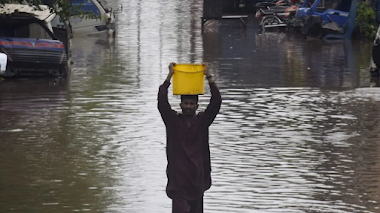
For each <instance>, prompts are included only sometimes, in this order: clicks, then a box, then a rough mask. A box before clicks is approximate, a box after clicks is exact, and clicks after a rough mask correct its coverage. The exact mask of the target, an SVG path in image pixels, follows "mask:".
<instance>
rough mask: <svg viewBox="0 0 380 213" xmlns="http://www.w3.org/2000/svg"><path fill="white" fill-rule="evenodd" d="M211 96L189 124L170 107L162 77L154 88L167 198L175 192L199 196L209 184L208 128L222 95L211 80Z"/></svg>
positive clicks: (182, 194)
mask: <svg viewBox="0 0 380 213" xmlns="http://www.w3.org/2000/svg"><path fill="white" fill-rule="evenodd" d="M209 85H210V89H211V99H210V103H209V105H208V106H207V108H206V110H205V111H204V112H200V113H198V114H196V115H195V116H194V117H193V119H192V121H191V124H190V126H189V125H187V123H186V121H185V118H184V116H183V115H182V114H180V113H177V112H176V111H174V110H172V108H171V106H170V104H169V101H168V87H169V86H170V82H168V81H165V82H164V83H163V84H162V85H161V86H160V88H159V92H158V110H159V111H160V113H161V117H162V119H163V121H164V123H165V126H166V157H167V161H168V165H167V168H166V175H167V177H168V182H167V186H166V193H167V195H168V197H169V198H173V195H174V194H175V196H177V195H179V196H181V197H183V198H185V199H187V200H196V199H199V198H201V197H203V194H204V192H205V191H206V190H207V189H209V188H210V187H211V161H210V147H209V131H208V128H209V126H210V125H211V124H212V122H213V121H214V119H215V117H216V115H217V114H218V112H219V109H220V106H221V103H222V98H221V96H220V93H219V90H218V88H217V86H216V85H215V83H211V84H209Z"/></svg>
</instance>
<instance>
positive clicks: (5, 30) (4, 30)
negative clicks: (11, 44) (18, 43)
mask: <svg viewBox="0 0 380 213" xmlns="http://www.w3.org/2000/svg"><path fill="white" fill-rule="evenodd" d="M0 37H16V38H34V39H52V37H51V36H50V35H49V33H48V32H46V30H45V28H43V27H42V26H41V25H39V24H38V23H27V24H23V25H7V26H0Z"/></svg>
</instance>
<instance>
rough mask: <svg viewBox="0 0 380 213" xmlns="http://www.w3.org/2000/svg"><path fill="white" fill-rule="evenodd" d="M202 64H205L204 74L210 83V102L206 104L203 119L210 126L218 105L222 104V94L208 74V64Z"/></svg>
mask: <svg viewBox="0 0 380 213" xmlns="http://www.w3.org/2000/svg"><path fill="white" fill-rule="evenodd" d="M204 65H205V76H206V78H207V80H208V83H209V85H210V91H211V99H210V103H209V104H208V106H207V108H206V110H205V121H206V123H207V125H208V126H210V125H211V124H212V122H213V121H214V119H215V117H216V115H217V114H218V113H219V110H220V106H221V105H222V96H221V95H220V92H219V89H218V87H217V86H216V84H215V82H214V80H213V78H212V76H211V74H210V69H209V67H208V64H207V63H204Z"/></svg>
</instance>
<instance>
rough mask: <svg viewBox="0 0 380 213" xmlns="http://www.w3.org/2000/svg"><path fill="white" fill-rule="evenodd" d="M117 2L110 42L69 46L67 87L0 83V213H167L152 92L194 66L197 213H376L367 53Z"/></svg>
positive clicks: (377, 105)
mask: <svg viewBox="0 0 380 213" xmlns="http://www.w3.org/2000/svg"><path fill="white" fill-rule="evenodd" d="M109 2H110V3H111V1H109ZM118 3H122V4H123V8H124V11H123V13H122V14H119V15H118V25H117V35H116V38H115V39H114V40H107V39H101V38H97V37H76V38H75V39H74V41H73V61H74V64H73V69H72V74H71V76H70V77H69V78H67V79H34V78H33V79H17V80H5V81H3V82H0V150H1V151H0V171H1V175H0V192H1V193H0V212H28V213H29V212H30V213H45V212H46V213H47V212H49V213H50V212H55V213H61V212H62V213H63V212H112V213H114V212H115V213H116V212H120V213H121V212H129V213H141V212H144V213H145V212H146V213H153V212H154V213H167V212H171V201H170V199H169V198H167V196H166V194H165V186H166V174H165V169H166V156H165V142H166V138H165V137H166V133H165V126H164V124H163V122H162V120H161V117H160V114H159V112H158V110H157V92H158V87H159V85H160V84H161V83H162V82H163V81H164V79H165V78H166V75H167V72H168V68H167V67H168V65H169V63H170V62H172V61H174V62H182V63H195V62H202V61H205V62H208V63H209V64H210V68H211V73H212V74H213V76H215V80H216V83H217V85H218V87H219V88H220V91H221V95H222V98H223V103H222V107H221V111H220V114H219V115H218V116H217V118H216V120H215V121H214V123H213V125H212V126H211V127H210V149H211V161H212V178H213V185H212V187H211V189H210V190H209V191H207V192H206V194H205V199H204V202H205V204H204V205H205V212H209V213H218V212H239V213H240V212H241V213H243V212H244V213H246V212H249V213H251V212H252V213H267V212H273V213H278V212H286V213H304V212H305V213H306V212H326V213H331V212H336V213H342V212H347V213H352V212H363V213H365V212H368V213H369V212H371V213H376V212H380V209H379V206H380V204H379V202H380V197H379V196H380V190H379V187H380V164H379V163H380V155H379V153H380V142H379V139H378V138H379V136H380V133H379V132H378V130H379V129H380V123H379V119H380V88H376V87H370V79H369V70H368V68H369V65H370V56H371V45H372V43H371V42H370V41H369V42H367V41H334V42H325V41H320V40H306V39H304V38H302V37H300V36H298V35H296V34H294V33H291V32H288V33H278V32H266V33H264V34H262V33H259V31H258V30H257V29H256V27H255V26H254V24H251V25H249V26H248V27H247V29H244V28H242V27H241V25H240V24H239V23H235V22H234V21H227V22H223V23H222V22H212V23H210V24H209V25H208V26H207V28H205V29H204V30H203V31H202V29H201V20H200V17H201V16H202V1H196V0H195V1H187V0H179V1H175V2H172V1H168V0H164V1H152V0H144V1H138V0H128V1H127V0H119V1H118V2H117V1H115V2H113V1H112V5H118ZM206 90H208V86H206ZM169 91H172V87H170V88H169ZM209 98H210V93H209V92H208V91H207V92H206V94H205V95H204V96H201V97H200V109H201V110H202V109H205V107H206V105H207V103H208V99H209ZM169 101H170V103H171V105H172V107H173V108H174V109H176V110H180V108H179V102H180V100H179V97H177V96H173V95H171V94H169Z"/></svg>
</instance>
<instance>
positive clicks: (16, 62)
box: [0, 13, 68, 77]
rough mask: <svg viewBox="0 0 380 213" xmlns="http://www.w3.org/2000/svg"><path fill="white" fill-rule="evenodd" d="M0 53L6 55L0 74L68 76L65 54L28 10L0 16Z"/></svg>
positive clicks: (59, 43) (57, 42)
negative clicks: (3, 67) (3, 69)
mask: <svg viewBox="0 0 380 213" xmlns="http://www.w3.org/2000/svg"><path fill="white" fill-rule="evenodd" d="M0 53H4V54H6V55H7V60H8V61H7V67H6V70H5V72H0V76H2V77H13V76H35V75H51V76H65V75H67V63H68V62H67V61H68V60H67V53H66V49H65V46H64V44H63V43H62V42H61V41H59V40H58V39H57V38H56V37H55V35H54V34H53V32H52V31H51V29H49V27H48V26H47V25H46V23H45V22H44V21H41V20H39V19H38V18H36V17H35V16H31V15H30V14H27V13H13V14H1V15H0Z"/></svg>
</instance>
